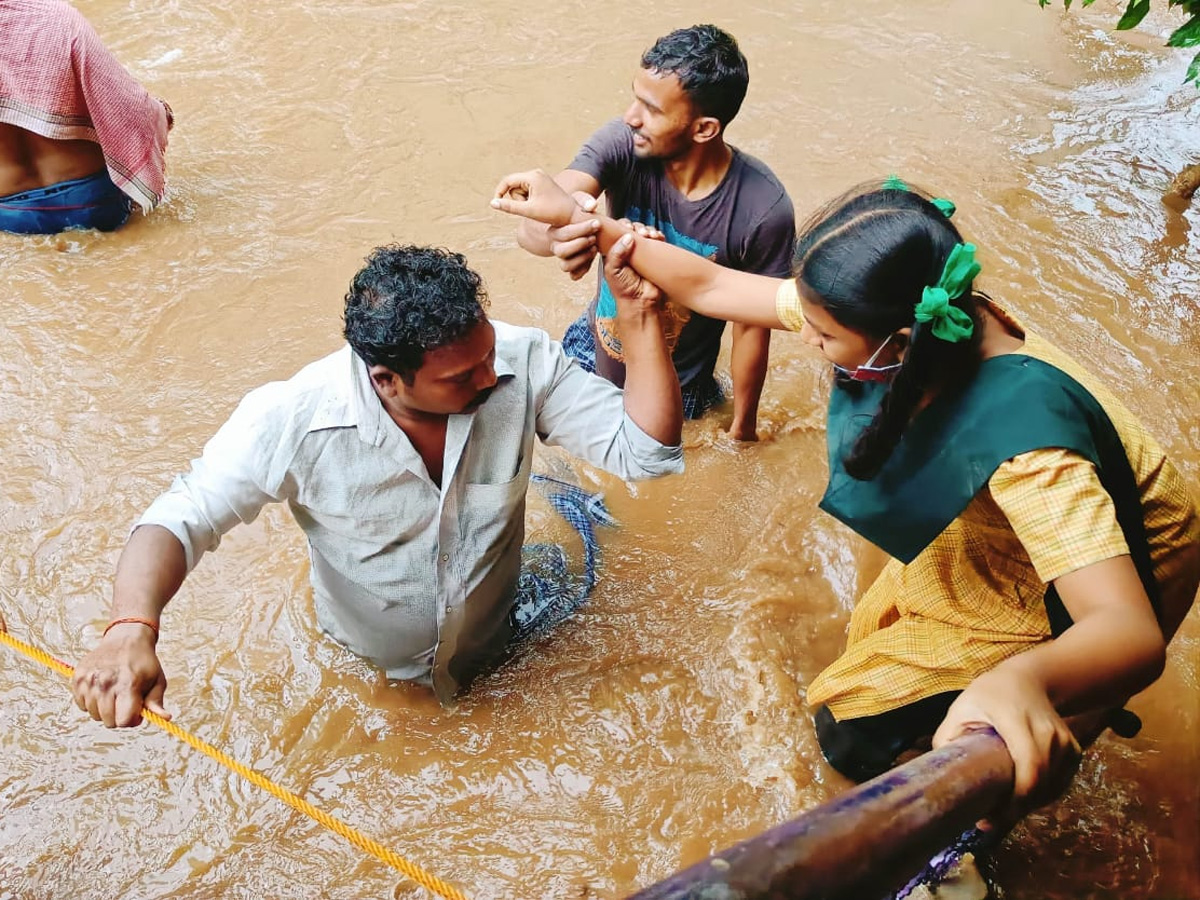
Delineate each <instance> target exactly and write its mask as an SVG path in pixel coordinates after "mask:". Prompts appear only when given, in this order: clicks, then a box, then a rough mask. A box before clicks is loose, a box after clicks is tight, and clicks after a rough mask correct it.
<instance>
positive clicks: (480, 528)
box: [458, 465, 529, 553]
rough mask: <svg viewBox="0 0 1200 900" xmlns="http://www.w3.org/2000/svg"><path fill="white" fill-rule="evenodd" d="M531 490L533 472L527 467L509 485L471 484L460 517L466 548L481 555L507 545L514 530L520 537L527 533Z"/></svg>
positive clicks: (520, 470) (464, 490) (521, 469)
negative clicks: (528, 500) (527, 500)
mask: <svg viewBox="0 0 1200 900" xmlns="http://www.w3.org/2000/svg"><path fill="white" fill-rule="evenodd" d="M528 489H529V472H528V470H527V468H526V467H525V466H524V465H522V466H521V468H520V469H519V471H518V472H517V474H516V475H515V476H514V477H512V478H510V479H508V480H507V481H501V482H486V483H481V482H467V483H466V484H465V485H464V487H463V501H462V510H461V513H460V515H459V517H458V521H459V527H460V530H461V533H460V537H461V539H462V540H463V542H464V544H465V545H467V546H469V547H472V548H473V549H474V550H475V552H477V553H478V552H483V551H486V550H487V549H488V548H489V547H492V546H494V545H496V544H503V543H506V542H507V541H508V540H510V539H511V536H512V533H513V531H514V530H515V532H516V534H517V535H518V536H520V535H521V534H522V533H523V530H524V524H525V492H526V491H527V490H528Z"/></svg>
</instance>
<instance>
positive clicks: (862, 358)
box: [800, 283, 908, 371]
mask: <svg viewBox="0 0 1200 900" xmlns="http://www.w3.org/2000/svg"><path fill="white" fill-rule="evenodd" d="M800 309H801V310H802V311H803V313H804V328H803V329H802V330H801V331H800V338H801V340H803V341H804V342H805V343H806V344H808V345H809V346H810V347H816V348H817V349H818V350H820V351H821V353H822V354H823V355H824V356H825V358H826V359H827V360H829V361H830V362H831V363H833V364H834V365H835V366H841V367H842V368H843V369H849V370H850V371H854V370H855V369H856V368H858V367H859V366H865V365H867V363H868V361H870V363H871V365H872V366H873V367H875V368H880V367H883V366H890V365H894V364H896V363H898V362H901V361H902V360H903V359H904V350H903V348H904V346H905V344H906V341H904V340H902V339H898V338H899V337H900V336H901V335H904V336H905V337H907V334H906V332H907V331H908V329H907V328H902V329H901V330H900V331H899V332H897V333H896V337H892V338H891V340H887V338H888V336H887V335H884V336H882V337H877V336H875V335H868V334H863V333H862V332H861V331H854V330H852V329H850V328H847V327H846V326H845V325H839V324H838V322H837V320H836V319H834V318H833V316H832V315H830V313H829V310H827V309H826V308H825V307H824V306H823V305H822V304H820V303H818V302H816V301H815V300H813V299H812V296H811V293H810V292H809V291H808V290H807V289H806V288H805V286H804V285H803V283H802V284H801V285H800ZM885 340H887V343H886V344H884V341H885ZM881 344H884V345H883V346H882V347H881V346H880V345H881ZM876 351H879V355H878V356H875V358H874V360H871V357H872V355H874V354H875V353H876Z"/></svg>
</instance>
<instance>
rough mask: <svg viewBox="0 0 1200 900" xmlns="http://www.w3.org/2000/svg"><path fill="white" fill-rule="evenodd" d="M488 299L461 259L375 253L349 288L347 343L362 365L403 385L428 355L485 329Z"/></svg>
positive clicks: (436, 252) (405, 251) (439, 252)
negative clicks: (476, 329) (389, 372)
mask: <svg viewBox="0 0 1200 900" xmlns="http://www.w3.org/2000/svg"><path fill="white" fill-rule="evenodd" d="M486 307H487V291H486V289H485V288H484V286H483V280H482V279H481V278H480V277H479V275H478V274H477V273H475V272H474V271H472V270H471V269H470V268H468V267H467V260H466V258H465V257H463V255H462V254H461V253H451V252H450V251H449V250H444V249H442V248H440V247H414V246H404V245H400V244H388V245H387V246H384V247H377V248H375V250H373V251H371V255H370V256H368V257H367V262H366V265H365V266H363V267H362V268H361V269H360V270H359V271H358V273H357V274H356V275H355V276H354V280H353V281H351V282H350V290H349V292H348V293H347V294H346V310H345V313H344V316H343V319H344V321H345V329H344V331H343V333H344V334H345V336H346V341H347V342H348V343H349V344H350V346H351V347H353V348H354V352H355V353H357V354H358V355H359V356H361V357H362V358H363V359H364V360H365V361H366V363H367V365H371V366H375V365H379V366H386V367H387V368H389V369H391V370H392V371H393V372H395V373H396V374H397V375H399V376H400V378H401V379H403V380H404V382H405V383H406V384H412V382H413V376H414V375H415V374H416V371H417V369H419V368H421V363H422V361H423V359H424V357H425V352H426V351H427V350H436V349H438V348H439V347H445V346H447V345H448V344H453V343H454V342H455V341H458V340H461V339H462V338H463V337H465V336H466V335H467V334H468V333H469V332H470V331H471V329H472V328H474V327H475V326H476V325H478V324H479V323H480V322H482V321H484V320H485V318H486V314H485V312H484V310H485V309H486Z"/></svg>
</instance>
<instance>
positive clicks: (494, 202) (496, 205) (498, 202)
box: [490, 200, 500, 209]
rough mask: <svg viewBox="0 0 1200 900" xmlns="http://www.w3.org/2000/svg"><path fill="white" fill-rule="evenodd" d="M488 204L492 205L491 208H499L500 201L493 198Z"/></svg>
mask: <svg viewBox="0 0 1200 900" xmlns="http://www.w3.org/2000/svg"><path fill="white" fill-rule="evenodd" d="M490 206H491V207H492V209H499V208H500V201H499V200H493V201H492V202H491V204H490Z"/></svg>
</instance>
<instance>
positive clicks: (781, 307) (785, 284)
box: [775, 278, 804, 331]
mask: <svg viewBox="0 0 1200 900" xmlns="http://www.w3.org/2000/svg"><path fill="white" fill-rule="evenodd" d="M775 315H776V316H778V317H779V321H780V322H782V323H783V327H784V328H786V329H787V330H788V331H799V330H800V329H802V328H803V327H804V310H802V309H801V308H800V293H799V291H797V290H796V279H795V278H787V279H785V280H784V281H782V282H780V284H779V290H777V291H776V292H775Z"/></svg>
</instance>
